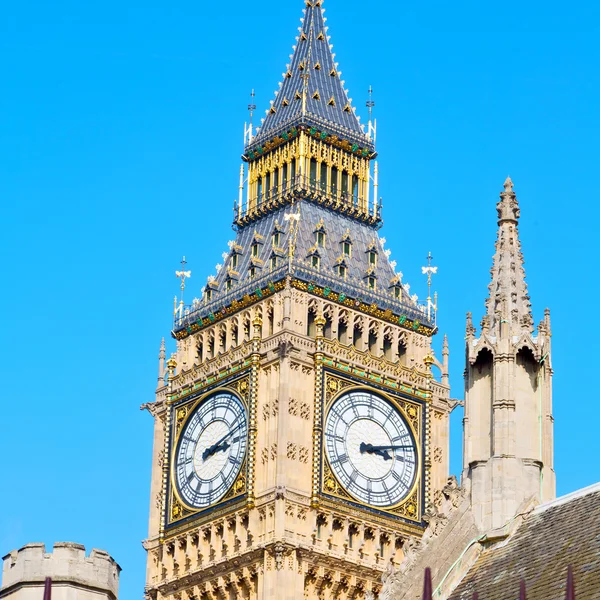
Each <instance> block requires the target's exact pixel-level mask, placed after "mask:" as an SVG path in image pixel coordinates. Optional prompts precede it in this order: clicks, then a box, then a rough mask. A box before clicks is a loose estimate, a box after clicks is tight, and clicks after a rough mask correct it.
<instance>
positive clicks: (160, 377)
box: [158, 338, 167, 387]
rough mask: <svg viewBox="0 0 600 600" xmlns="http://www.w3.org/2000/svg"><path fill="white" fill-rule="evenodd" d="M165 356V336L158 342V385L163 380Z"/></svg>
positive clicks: (159, 385)
mask: <svg viewBox="0 0 600 600" xmlns="http://www.w3.org/2000/svg"><path fill="white" fill-rule="evenodd" d="M166 357H167V353H166V349H165V338H163V339H162V341H161V342H160V352H159V353H158V387H161V386H162V385H164V382H165V358H166Z"/></svg>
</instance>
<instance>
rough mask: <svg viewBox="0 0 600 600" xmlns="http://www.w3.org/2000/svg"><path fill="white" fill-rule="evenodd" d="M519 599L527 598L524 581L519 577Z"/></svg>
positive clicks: (524, 599) (525, 599)
mask: <svg viewBox="0 0 600 600" xmlns="http://www.w3.org/2000/svg"><path fill="white" fill-rule="evenodd" d="M519 600H527V592H526V590H525V582H524V581H523V580H522V579H521V585H520V586H519Z"/></svg>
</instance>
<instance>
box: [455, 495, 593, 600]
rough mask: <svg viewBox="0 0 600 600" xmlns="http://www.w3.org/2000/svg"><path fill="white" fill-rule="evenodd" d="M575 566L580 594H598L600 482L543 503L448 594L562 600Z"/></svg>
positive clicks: (461, 598) (582, 599)
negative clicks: (522, 593)
mask: <svg viewBox="0 0 600 600" xmlns="http://www.w3.org/2000/svg"><path fill="white" fill-rule="evenodd" d="M569 565H571V566H572V567H573V574H574V577H575V592H576V598H577V600H598V599H599V598H600V484H597V485H595V486H592V487H590V488H586V489H584V490H581V491H579V492H576V493H575V494H571V495H570V496H566V497H565V498H560V499H558V500H555V501H554V502H551V503H548V504H546V505H541V506H539V507H538V508H537V509H536V510H535V511H534V512H533V513H532V514H531V515H530V516H529V517H528V518H527V519H526V521H525V522H524V523H523V524H522V525H521V526H520V527H519V528H518V529H517V531H516V532H515V533H514V535H513V536H512V537H511V538H510V539H509V540H508V541H507V542H506V543H505V544H503V545H499V546H495V547H492V548H490V549H488V550H485V551H484V552H483V553H482V554H481V556H480V557H479V559H478V560H477V562H476V563H475V564H474V565H473V567H471V569H470V570H469V572H468V573H467V575H466V576H465V577H464V579H463V580H462V582H461V583H460V584H459V585H458V587H457V588H456V590H455V591H454V592H453V593H452V594H451V595H450V597H449V599H448V600H471V598H472V597H473V592H477V593H478V594H479V597H480V598H482V599H485V600H507V599H508V600H510V599H513V598H518V597H519V583H520V581H521V579H523V580H524V581H525V582H526V585H527V598H528V600H562V599H563V598H564V597H565V585H566V581H567V568H568V566H569Z"/></svg>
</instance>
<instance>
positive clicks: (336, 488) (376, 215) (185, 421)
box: [144, 0, 450, 600]
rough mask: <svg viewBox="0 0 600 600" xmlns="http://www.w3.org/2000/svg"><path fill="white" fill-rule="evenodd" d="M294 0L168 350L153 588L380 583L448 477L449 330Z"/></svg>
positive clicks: (228, 590) (312, 18) (368, 146)
mask: <svg viewBox="0 0 600 600" xmlns="http://www.w3.org/2000/svg"><path fill="white" fill-rule="evenodd" d="M305 4H306V7H305V11H304V17H303V20H302V26H301V27H300V31H299V36H298V38H297V43H296V46H295V50H294V54H293V56H292V58H291V62H290V64H289V65H288V66H287V68H286V71H285V74H284V76H283V81H282V83H281V85H280V90H279V92H278V94H277V96H276V98H275V100H274V101H273V102H272V103H271V106H270V108H269V110H268V112H267V116H266V118H265V119H264V121H263V123H262V126H261V127H260V129H259V130H258V131H257V132H256V135H254V133H255V132H254V131H252V132H250V135H249V136H248V138H247V144H246V147H245V150H244V155H243V160H244V173H243V178H242V179H243V180H244V179H247V189H246V194H245V195H241V196H240V201H239V203H238V204H236V207H235V219H234V228H235V230H236V237H235V240H234V241H233V242H230V248H229V252H228V255H227V259H226V262H225V264H224V266H223V267H222V268H221V269H220V271H219V272H218V274H217V276H216V277H211V278H209V280H208V282H207V284H206V287H205V289H204V292H203V297H202V299H201V300H200V301H196V302H195V303H194V304H193V305H191V306H183V305H180V306H179V308H178V310H177V311H176V318H175V326H174V329H173V332H172V335H173V337H174V338H175V340H176V343H177V352H176V353H175V354H173V355H172V356H171V357H170V358H169V360H168V361H167V357H166V352H165V347H164V345H163V346H162V347H161V353H160V359H159V360H160V366H159V385H158V389H157V392H156V400H155V402H152V403H150V404H148V405H146V407H147V408H148V410H149V411H150V412H151V414H152V415H153V416H154V419H155V429H154V432H155V433H154V452H153V463H152V467H153V471H152V473H153V474H152V488H151V494H152V498H151V506H150V526H149V536H148V539H147V540H146V542H145V543H144V544H145V547H146V549H147V551H148V567H147V585H146V594H147V597H148V598H156V599H157V600H162V599H169V600H187V599H196V600H202V599H210V600H226V599H227V600H229V599H233V598H236V599H237V598H241V599H249V600H250V599H252V600H267V599H277V600H287V599H289V600H292V599H293V600H296V599H303V598H308V599H316V598H339V599H342V600H343V599H350V598H357V599H362V598H365V597H369V595H370V593H373V594H377V592H378V591H379V586H380V581H381V575H382V573H383V572H384V571H385V570H386V569H387V568H388V565H389V564H390V562H392V563H393V562H399V561H400V560H401V558H402V552H403V546H404V544H405V543H406V542H407V541H408V540H410V538H413V537H419V536H420V535H421V534H422V532H423V530H424V528H425V524H426V514H427V513H426V511H427V508H428V506H429V505H431V504H432V503H434V502H435V501H436V497H437V494H439V491H440V490H441V489H442V487H443V486H444V484H445V483H446V480H447V476H448V429H449V428H448V415H449V412H450V400H449V387H448V352H447V345H446V344H444V352H443V360H442V361H441V362H440V361H438V360H437V359H436V358H435V357H434V355H433V351H432V349H431V339H432V336H433V335H434V334H435V333H436V327H435V322H434V321H435V319H434V314H433V312H432V307H431V303H429V305H428V306H420V305H419V304H418V303H417V301H416V300H415V299H414V298H412V297H411V296H410V295H409V293H408V286H405V285H404V284H403V283H402V280H401V276H400V275H399V274H396V272H395V264H394V263H392V262H390V260H389V252H388V251H386V249H385V247H384V243H385V242H384V240H383V238H381V237H379V234H378V231H379V229H380V227H381V224H382V220H381V206H380V203H379V202H378V201H377V197H376V196H375V195H374V194H373V193H372V185H371V183H372V181H373V179H372V177H371V171H372V170H373V169H372V163H373V161H374V160H375V158H376V152H375V147H374V140H373V136H372V135H371V131H369V132H368V133H365V131H364V130H363V128H362V127H361V126H360V124H359V120H358V118H357V117H356V115H355V110H354V108H353V107H352V105H351V102H350V100H349V98H348V95H347V92H346V90H345V89H344V86H343V82H342V81H341V80H340V71H339V70H338V65H337V63H336V62H335V59H334V55H333V54H332V51H331V46H330V44H329V37H328V33H327V28H326V26H325V20H324V18H323V9H322V6H321V4H322V2H321V0H306V2H305ZM375 172H376V167H375ZM375 183H376V177H375ZM375 191H376V190H375ZM185 275H186V273H185V272H182V273H181V276H182V277H184V278H185ZM434 370H436V372H437V371H439V372H440V374H441V377H440V380H439V381H437V380H436V379H435V377H434Z"/></svg>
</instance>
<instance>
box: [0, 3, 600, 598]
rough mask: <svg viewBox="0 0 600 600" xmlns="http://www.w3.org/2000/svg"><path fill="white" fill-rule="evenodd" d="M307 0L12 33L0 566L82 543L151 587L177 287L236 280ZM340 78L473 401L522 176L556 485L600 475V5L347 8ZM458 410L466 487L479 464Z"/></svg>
mask: <svg viewBox="0 0 600 600" xmlns="http://www.w3.org/2000/svg"><path fill="white" fill-rule="evenodd" d="M302 8H303V3H302V2H301V0H286V2H281V3H269V4H266V5H263V4H256V3H255V4H253V5H249V4H248V3H246V2H241V1H238V0H232V1H231V2H229V3H227V4H224V3H222V2H191V1H190V0H179V1H175V2H170V3H166V2H158V1H156V0H144V2H141V0H129V1H128V2H126V3H124V2H117V0H103V1H102V2H96V1H90V2H84V3H82V2H76V1H75V0H54V1H53V2H41V1H32V0H21V1H20V2H12V3H7V4H6V5H5V6H3V10H2V12H3V14H2V19H1V20H0V72H1V73H2V82H3V85H2V93H1V94H0V202H1V206H2V220H1V224H2V235H1V236H0V252H1V255H2V261H1V262H0V264H1V266H0V269H1V271H0V281H2V284H3V293H2V295H1V296H0V339H1V340H2V345H1V350H0V359H1V361H2V364H4V384H3V386H2V388H1V391H0V406H1V413H0V414H1V417H0V456H1V457H2V459H1V461H2V463H1V464H2V467H1V469H2V470H1V477H0V491H1V493H0V553H1V554H5V553H8V552H9V551H10V550H12V549H14V548H18V547H20V546H22V545H24V544H26V543H28V542H34V541H41V542H45V543H46V545H47V547H48V548H49V547H51V545H52V543H53V542H55V541H76V542H79V543H83V544H85V545H86V547H87V548H88V550H89V549H91V548H92V547H98V548H103V549H106V550H107V551H108V552H110V553H111V555H112V556H114V557H115V559H116V560H117V561H118V562H119V564H120V565H121V566H122V567H123V573H122V578H121V592H120V597H121V599H122V600H130V599H139V598H141V597H142V595H143V589H144V577H145V552H144V550H143V548H142V545H141V540H143V539H144V538H145V536H146V534H147V519H148V506H149V482H150V466H151V464H150V463H151V443H152V426H153V424H152V418H151V417H150V415H149V414H148V413H146V412H140V410H139V407H140V405H141V404H143V403H146V402H149V401H152V399H153V392H154V389H155V386H156V376H157V355H158V350H159V345H160V340H161V337H162V336H165V337H166V338H167V343H168V349H169V351H173V350H174V343H173V340H170V338H169V332H170V330H171V326H172V321H171V319H172V303H173V296H174V295H175V294H177V293H178V281H177V280H176V278H175V276H174V272H175V270H176V269H177V268H178V267H179V261H180V260H181V256H182V255H186V257H187V260H188V268H189V269H191V270H192V278H191V280H190V282H189V288H188V293H189V295H190V296H189V297H190V298H191V297H193V295H200V289H201V288H202V286H203V285H204V284H205V282H206V278H207V276H208V275H210V274H214V272H215V265H216V264H217V263H219V262H221V260H222V259H221V254H222V252H224V251H226V250H227V241H228V240H230V239H232V238H233V237H234V233H233V231H232V230H231V218H232V204H233V200H234V199H235V197H236V195H237V186H238V173H239V166H240V154H241V152H242V146H243V143H242V141H243V125H244V121H245V120H246V119H247V117H248V114H247V104H248V101H249V93H250V90H251V89H253V88H254V89H255V90H256V104H257V105H258V107H259V112H261V113H262V111H264V110H266V109H267V108H268V106H269V100H270V99H272V97H273V91H274V90H275V89H276V87H277V84H278V81H279V80H280V79H281V74H282V73H283V71H284V69H285V65H286V62H287V58H288V55H289V53H290V52H291V46H292V44H293V43H294V36H295V35H296V33H297V32H296V27H297V26H298V25H299V18H300V16H301V11H302ZM325 8H326V16H327V17H328V18H329V20H328V25H329V26H330V30H329V34H330V35H331V36H332V39H331V42H332V43H333V44H334V51H335V52H336V54H337V60H338V61H339V62H340V70H342V71H343V74H342V79H344V80H345V81H346V86H347V87H348V88H349V90H350V95H351V96H352V97H353V99H354V105H355V106H357V107H358V112H359V114H362V115H363V121H365V120H366V109H365V101H366V99H367V90H368V88H369V86H370V85H372V86H373V89H374V100H375V102H376V106H375V114H376V117H377V122H378V148H377V149H378V152H379V166H380V194H381V196H382V197H383V202H384V214H383V216H384V221H385V223H384V227H383V229H382V231H381V234H380V235H382V236H384V237H386V238H387V245H386V247H389V248H391V249H392V259H394V260H396V261H397V263H398V267H399V269H400V270H402V272H403V273H404V281H405V282H408V283H410V284H411V292H412V291H414V292H416V293H418V294H419V295H420V296H421V297H423V298H424V297H425V296H426V280H425V278H424V276H423V275H422V274H421V267H422V266H423V265H424V264H425V263H426V261H425V257H426V255H427V253H428V252H429V251H431V252H432V254H433V256H434V264H436V265H437V266H438V268H439V274H438V275H437V276H436V278H435V280H434V288H435V289H436V290H437V291H438V293H439V307H440V308H439V314H438V324H439V327H440V335H439V336H437V339H436V341H435V345H436V348H437V349H438V354H439V350H440V347H441V337H442V336H441V334H443V333H447V334H448V336H449V340H450V349H451V384H452V387H453V389H452V396H453V397H455V398H463V378H462V374H463V369H464V332H465V314H466V312H467V311H472V312H473V313H474V320H475V322H476V323H479V321H480V319H481V315H482V312H483V306H484V299H485V296H486V293H487V285H488V283H489V269H490V267H491V257H492V255H493V251H494V242H495V236H496V210H495V205H496V202H497V199H498V194H499V192H500V191H501V190H502V183H503V182H504V180H505V178H506V177H507V176H508V175H510V176H511V177H512V179H513V181H514V184H515V191H516V192H517V194H518V198H519V201H520V204H521V209H522V213H521V214H522V219H521V225H520V234H521V240H522V244H523V252H524V254H525V260H526V265H525V267H526V271H527V280H528V283H529V291H530V294H531V298H532V303H533V308H534V316H535V320H536V322H538V321H539V320H540V319H541V318H542V316H543V310H544V308H545V307H550V308H551V310H552V323H553V366H554V369H555V379H554V416H555V436H556V444H555V447H556V452H555V454H556V471H557V480H558V493H559V494H565V493H568V492H570V491H573V490H576V489H578V488H581V487H583V486H586V485H589V484H592V483H595V482H597V481H599V480H600V464H599V462H598V460H597V458H598V445H597V435H598V434H597V425H596V421H597V419H596V418H595V416H596V413H595V411H596V397H595V392H594V391H593V389H594V388H593V385H592V383H593V382H594V381H595V380H596V379H597V376H598V366H597V362H596V360H595V359H594V358H593V356H592V354H593V352H594V350H593V344H594V341H593V340H594V338H595V337H596V334H595V327H594V325H593V321H594V318H595V314H594V312H593V307H594V306H597V303H598V300H597V299H598V296H599V292H600V290H599V285H598V278H597V277H596V275H595V260H596V256H597V251H598V234H597V231H596V228H597V223H598V220H599V217H600V208H599V207H600V203H599V193H598V184H597V178H598V165H599V152H598V140H599V139H600V111H599V110H598V106H599V104H600V102H599V100H600V98H599V96H600V75H599V73H600V71H599V69H598V63H599V61H600V46H599V45H598V43H597V40H598V35H599V33H600V32H599V26H598V23H599V18H598V17H599V16H600V14H599V13H600V8H599V5H598V3H595V2H585V1H580V2H573V3H570V4H564V3H559V2H557V1H553V0H550V1H545V2H540V1H537V0H533V1H528V2H522V1H517V0H506V1H504V2H501V3H500V2H496V3H485V2H484V3H482V2H474V1H467V2H458V3H448V2H442V1H441V0H430V1H429V2H419V3H417V2H406V1H400V2H376V1H372V2H369V3H365V2H359V0H345V1H344V2H342V1H341V0H327V2H326V3H325ZM461 417H462V414H461V409H457V410H456V411H455V412H454V414H453V416H452V431H451V434H452V452H451V456H452V472H453V473H455V474H457V475H459V474H460V469H461Z"/></svg>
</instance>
